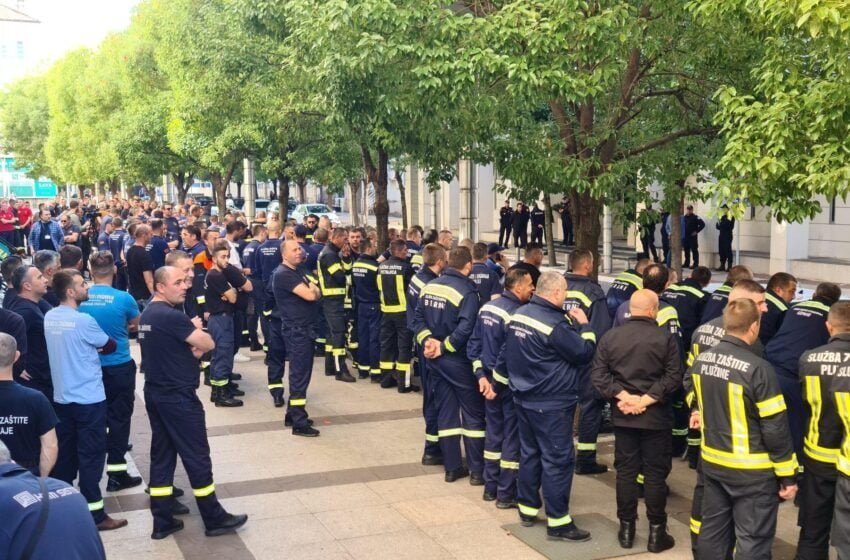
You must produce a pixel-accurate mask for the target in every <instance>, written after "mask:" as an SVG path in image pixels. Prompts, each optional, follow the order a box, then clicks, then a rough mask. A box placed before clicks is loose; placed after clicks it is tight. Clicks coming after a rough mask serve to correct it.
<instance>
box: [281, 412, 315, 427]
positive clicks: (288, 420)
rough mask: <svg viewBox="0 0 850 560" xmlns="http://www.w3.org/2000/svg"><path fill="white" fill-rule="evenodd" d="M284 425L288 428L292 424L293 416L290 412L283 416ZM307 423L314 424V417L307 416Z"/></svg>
mask: <svg viewBox="0 0 850 560" xmlns="http://www.w3.org/2000/svg"><path fill="white" fill-rule="evenodd" d="M283 425H284V426H286V427H287V428H289V427H290V426H292V417H291V416H290V415H289V414H287V415H286V416H284V417H283ZM307 425H308V426H312V425H313V419H312V418H307Z"/></svg>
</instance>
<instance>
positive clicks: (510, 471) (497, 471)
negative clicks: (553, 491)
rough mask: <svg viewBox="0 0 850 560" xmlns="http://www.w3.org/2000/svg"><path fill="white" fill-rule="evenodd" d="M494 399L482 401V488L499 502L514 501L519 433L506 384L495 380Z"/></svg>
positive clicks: (510, 395) (511, 397) (512, 400)
mask: <svg viewBox="0 0 850 560" xmlns="http://www.w3.org/2000/svg"><path fill="white" fill-rule="evenodd" d="M495 385H496V391H497V393H496V398H495V399H493V400H490V401H485V410H486V415H485V419H486V424H487V427H486V430H485V431H486V435H485V437H484V490H485V491H486V492H488V493H490V494H495V495H496V498H497V499H499V500H500V501H502V502H510V501H513V500H516V481H517V474H518V473H519V433H518V432H517V420H516V406H515V405H514V396H513V393H512V392H511V390H510V388H509V387H506V386H505V385H502V384H501V383H496V384H495Z"/></svg>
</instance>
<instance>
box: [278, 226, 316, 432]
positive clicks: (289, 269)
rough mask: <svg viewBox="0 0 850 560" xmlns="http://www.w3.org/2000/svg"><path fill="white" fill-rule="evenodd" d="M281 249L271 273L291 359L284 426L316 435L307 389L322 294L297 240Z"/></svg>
mask: <svg viewBox="0 0 850 560" xmlns="http://www.w3.org/2000/svg"><path fill="white" fill-rule="evenodd" d="M282 252H283V264H282V265H281V266H280V268H278V269H277V270H276V271H275V273H274V275H273V276H272V291H273V293H274V300H275V303H276V306H277V311H278V313H279V314H280V320H281V328H282V330H281V333H282V335H283V341H284V345H285V347H286V355H287V357H288V358H289V407H288V408H287V411H286V419H284V425H290V423H291V425H292V435H296V436H304V437H316V436H318V435H319V430H317V429H315V428H313V421H312V420H311V419H310V418H309V417H308V415H307V388H308V387H309V385H310V378H311V377H312V373H313V340H314V338H315V335H314V334H313V319H314V317H315V313H316V307H318V301H319V298H320V297H321V294H320V292H319V287H318V286H317V285H316V284H314V283H312V282H310V280H309V279H308V278H307V276H306V274H304V270H303V268H301V264H302V263H303V260H304V253H303V252H302V251H301V248H300V247H299V246H298V243H297V242H296V241H292V240H289V241H285V242H284V243H283V249H282Z"/></svg>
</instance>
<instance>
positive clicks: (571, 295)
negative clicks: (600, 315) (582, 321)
mask: <svg viewBox="0 0 850 560" xmlns="http://www.w3.org/2000/svg"><path fill="white" fill-rule="evenodd" d="M566 299H577V300H579V301H580V302H581V304H582V305H584V306H585V307H586V308H588V309H590V308H591V307H592V306H593V302H592V301H590V298H589V297H587V296H586V295H585V294H584V292H580V291H578V290H567V298H566Z"/></svg>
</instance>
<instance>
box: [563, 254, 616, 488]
mask: <svg viewBox="0 0 850 560" xmlns="http://www.w3.org/2000/svg"><path fill="white" fill-rule="evenodd" d="M570 270H571V271H572V272H568V273H566V274H565V275H564V277H565V278H566V279H567V285H568V286H569V289H568V290H567V297H566V299H565V300H564V311H567V312H569V311H570V310H572V309H581V310H582V311H583V312H584V314H585V315H586V316H587V319H588V321H589V323H590V330H591V331H592V332H593V333H594V334H595V335H596V337H597V339H598V338H600V337H601V336H602V335H604V334H605V333H606V332H608V329H610V328H611V315H610V314H609V312H608V302H607V300H606V298H605V292H603V291H602V288H601V287H600V286H599V284H597V283H596V282H595V281H594V280H593V279H592V278H591V277H590V275H591V274H592V273H593V253H591V252H590V251H587V250H585V249H576V250H574V251H573V252H571V253H570ZM578 382H579V386H580V392H579V410H580V411H581V412H580V416H579V425H578V453H577V454H576V474H601V473H604V472H606V471H608V467H607V466H605V465H600V464H599V463H597V462H596V438H597V436H598V435H599V429H600V428H601V427H602V411H603V408H604V407H605V400H604V399H603V398H602V396H601V395H600V394H599V392H598V391H597V390H596V389H594V388H593V384H592V383H591V381H590V363H589V362H588V364H587V366H585V368H584V374H583V375H581V376H580V377H579V381H578Z"/></svg>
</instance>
